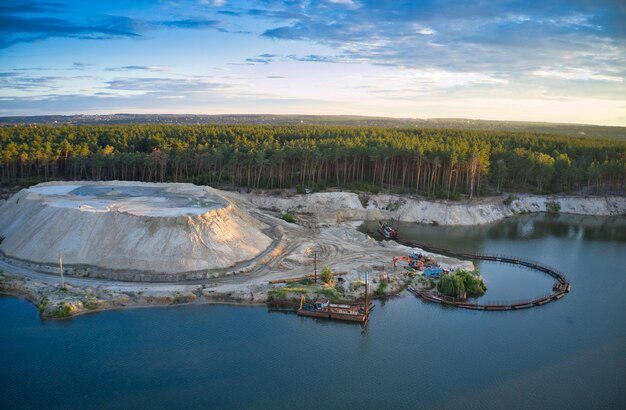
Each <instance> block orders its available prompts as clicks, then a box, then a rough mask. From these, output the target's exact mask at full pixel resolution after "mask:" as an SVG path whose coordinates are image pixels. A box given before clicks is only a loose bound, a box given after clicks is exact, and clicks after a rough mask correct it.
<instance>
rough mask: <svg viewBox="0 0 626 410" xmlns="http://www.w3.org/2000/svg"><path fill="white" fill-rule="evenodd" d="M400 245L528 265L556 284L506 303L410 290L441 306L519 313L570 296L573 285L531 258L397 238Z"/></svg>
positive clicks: (555, 270)
mask: <svg viewBox="0 0 626 410" xmlns="http://www.w3.org/2000/svg"><path fill="white" fill-rule="evenodd" d="M397 242H398V243H401V244H402V245H406V246H409V247H412V248H415V247H417V248H421V249H424V250H425V251H428V252H434V253H439V254H444V255H450V256H454V257H458V258H465V259H474V260H483V261H491V262H499V263H508V264H512V265H520V266H525V267H527V268H530V269H534V270H537V271H540V272H543V273H545V274H547V275H550V276H552V277H553V278H554V279H555V280H556V283H555V284H554V286H553V287H552V292H551V293H549V294H546V295H542V296H539V297H536V298H532V299H525V300H518V301H506V302H493V303H486V304H480V303H469V302H467V301H466V300H461V299H457V298H453V297H449V296H444V295H441V294H433V293H431V292H427V291H419V290H416V289H414V288H408V291H409V292H411V293H412V294H413V295H415V296H416V297H418V298H421V299H424V300H426V301H429V302H434V303H440V304H443V305H449V306H456V307H460V308H463V309H473V310H493V311H503V310H520V309H528V308H531V307H535V306H543V305H545V304H547V303H550V302H553V301H555V300H559V299H561V298H562V297H563V296H565V294H566V293H568V292H569V291H570V289H571V285H570V284H569V282H568V281H567V279H566V278H565V275H564V274H563V273H562V272H560V271H558V270H557V269H555V268H553V267H550V266H547V265H544V264H542V263H539V262H535V261H532V260H529V259H523V258H516V257H514V256H506V255H485V254H479V253H470V252H455V251H452V250H450V249H445V248H440V247H437V246H431V245H427V244H423V243H416V242H411V241H407V240H404V239H398V240H397Z"/></svg>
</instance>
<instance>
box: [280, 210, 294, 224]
mask: <svg viewBox="0 0 626 410" xmlns="http://www.w3.org/2000/svg"><path fill="white" fill-rule="evenodd" d="M283 220H285V221H287V222H289V223H292V224H295V223H296V217H295V216H293V214H290V213H289V212H285V213H284V214H283Z"/></svg>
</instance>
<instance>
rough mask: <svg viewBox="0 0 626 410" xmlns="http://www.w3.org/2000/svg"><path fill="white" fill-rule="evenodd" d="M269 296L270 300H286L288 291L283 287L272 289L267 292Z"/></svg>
mask: <svg viewBox="0 0 626 410" xmlns="http://www.w3.org/2000/svg"><path fill="white" fill-rule="evenodd" d="M267 296H268V299H269V300H285V299H287V292H285V291H284V290H283V289H279V288H278V289H270V290H269V292H267Z"/></svg>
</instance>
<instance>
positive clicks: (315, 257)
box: [313, 245, 317, 285]
mask: <svg viewBox="0 0 626 410" xmlns="http://www.w3.org/2000/svg"><path fill="white" fill-rule="evenodd" d="M313 278H315V279H314V281H315V284H316V285H317V245H316V246H315V247H314V248H313Z"/></svg>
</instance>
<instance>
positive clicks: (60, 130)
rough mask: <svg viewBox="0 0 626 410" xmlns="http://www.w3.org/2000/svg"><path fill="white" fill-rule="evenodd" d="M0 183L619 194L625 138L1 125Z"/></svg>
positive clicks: (625, 166) (624, 175)
mask: <svg viewBox="0 0 626 410" xmlns="http://www.w3.org/2000/svg"><path fill="white" fill-rule="evenodd" d="M0 148H1V154H0V180H1V181H2V183H3V184H4V185H10V184H16V183H20V182H21V183H24V181H29V182H38V181H45V180H56V179H73V180H79V179H92V180H107V179H119V180H137V181H158V182H165V181H170V182H192V183H196V184H205V185H215V186H224V185H237V186H246V187H251V188H292V187H296V186H300V187H303V186H308V187H311V188H315V189H319V190H323V189H326V188H331V187H338V188H343V189H353V190H370V191H377V190H378V189H386V190H390V191H394V192H400V193H417V194H421V195H426V196H429V197H434V198H451V199H454V198H459V197H460V196H461V195H468V196H469V197H472V196H477V195H485V194H487V193H493V192H501V191H502V190H512V191H525V192H534V193H570V192H581V191H582V192H585V193H595V194H607V193H611V194H623V193H624V192H625V187H626V142H624V141H619V140H601V139H591V138H572V137H563V136H551V135H543V134H532V133H513V132H495V131H476V130H467V131H463V130H441V129H395V128H374V127H367V128H366V127H330V126H263V125H117V126H40V125H39V126H36V125H27V126H7V127H3V128H0Z"/></svg>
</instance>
